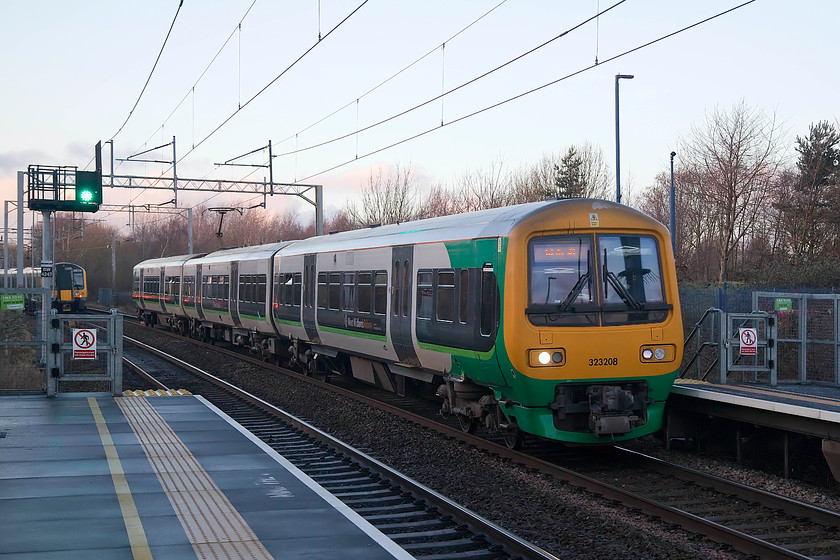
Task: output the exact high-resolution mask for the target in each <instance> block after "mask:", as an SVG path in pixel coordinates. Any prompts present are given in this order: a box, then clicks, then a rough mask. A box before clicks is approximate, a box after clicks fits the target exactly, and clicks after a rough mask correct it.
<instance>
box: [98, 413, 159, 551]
mask: <svg viewBox="0 0 840 560" xmlns="http://www.w3.org/2000/svg"><path fill="white" fill-rule="evenodd" d="M88 405H89V406H90V410H91V412H92V413H93V418H94V420H95V421H96V429H97V430H98V431H99V439H101V440H102V447H104V448H105V457H106V458H107V459H108V469H109V470H110V471H111V480H112V481H113V483H114V490H115V491H116V492H117V500H118V501H119V504H120V511H121V512H122V516H123V521H124V522H125V530H126V532H127V533H128V542H129V545H130V546H131V554H132V556H133V557H134V558H135V559H136V560H152V558H153V557H152V551H151V550H150V549H149V541H148V540H147V539H146V532H145V531H144V530H143V523H142V522H141V521H140V515H139V514H138V513H137V506H136V505H135V504H134V498H133V497H132V495H131V489H130V488H129V486H128V481H127V480H126V478H125V472H124V471H123V468H122V463H121V462H120V457H119V454H117V448H116V447H115V446H114V441H113V439H111V432H110V431H108V426H107V424H106V423H105V417H104V416H103V415H102V411H101V410H100V409H99V404H98V403H97V402H96V399H95V398H94V397H88Z"/></svg>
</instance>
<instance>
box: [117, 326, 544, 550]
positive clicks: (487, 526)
mask: <svg viewBox="0 0 840 560" xmlns="http://www.w3.org/2000/svg"><path fill="white" fill-rule="evenodd" d="M125 339H126V340H127V341H128V342H130V343H131V344H133V345H135V346H138V347H139V348H142V349H143V350H145V351H147V352H151V353H153V354H155V355H157V356H159V357H161V358H163V359H165V360H167V361H169V362H171V363H173V364H175V365H177V366H178V367H181V368H183V369H186V370H187V371H190V372H191V373H193V374H195V375H197V376H199V377H201V378H202V379H206V380H208V381H210V382H211V383H213V384H214V385H216V386H218V387H220V388H222V389H223V390H225V391H227V392H229V393H231V394H234V395H236V396H237V397H238V398H241V399H242V400H244V401H246V402H248V403H249V404H251V405H252V406H255V407H257V408H259V409H260V410H263V411H265V412H267V413H269V414H270V415H272V416H274V417H276V418H279V419H281V420H282V421H283V422H285V423H288V424H290V425H292V426H293V427H294V428H296V429H298V430H300V431H301V432H303V433H306V434H307V435H309V436H311V437H313V438H315V439H317V440H319V441H323V442H325V443H327V444H328V445H329V446H330V447H333V448H335V449H337V450H338V451H339V452H341V453H342V454H344V455H346V456H348V457H350V458H351V459H353V460H354V461H356V462H357V463H359V464H360V465H363V466H365V467H366V468H368V469H370V470H372V471H374V472H377V473H379V474H380V476H382V477H383V478H385V479H387V480H388V481H389V482H390V483H392V484H394V485H396V486H399V487H402V488H406V489H408V490H409V491H411V492H412V493H414V494H415V495H416V496H418V497H419V498H421V499H423V500H425V501H428V502H429V503H431V504H433V505H434V506H435V507H437V508H438V509H439V510H440V511H442V512H444V513H445V514H446V515H450V516H451V517H453V518H454V519H458V520H459V522H462V523H464V524H465V525H467V527H469V528H470V529H471V530H472V531H473V532H475V533H479V534H484V535H487V536H488V537H489V538H490V539H492V540H493V542H497V543H500V544H502V546H504V547H505V549H506V550H507V552H508V553H509V554H511V555H519V556H522V557H524V558H533V559H535V560H539V559H543V560H557V557H556V556H554V555H552V554H550V553H549V552H547V551H545V550H543V549H541V548H539V547H537V546H536V545H534V544H531V543H529V542H527V541H525V540H524V539H521V538H519V537H517V536H516V535H514V534H513V533H511V532H509V531H507V530H506V529H504V528H502V527H500V526H498V525H496V524H495V523H492V522H491V521H489V520H487V519H485V518H484V517H481V516H479V515H478V514H476V513H474V512H472V511H470V510H468V509H466V508H464V507H462V506H461V505H459V504H457V503H455V502H454V501H452V500H450V499H449V498H447V497H445V496H443V495H441V494H439V493H437V492H435V491H434V490H432V489H431V488H429V487H427V486H425V485H423V484H421V483H419V482H417V481H416V480H414V479H412V478H410V477H407V476H405V475H403V474H401V473H400V472H398V471H396V470H394V469H392V468H391V467H389V466H388V465H386V464H384V463H382V462H381V461H378V460H377V459H375V458H373V457H371V456H370V455H368V454H366V453H364V452H362V451H360V450H358V449H356V448H354V447H352V446H350V445H348V444H346V443H344V442H343V441H341V440H338V439H336V438H335V437H333V436H331V435H330V434H328V433H326V432H324V431H322V430H320V429H318V428H317V427H315V426H313V425H312V424H310V423H308V422H306V421H305V420H303V419H301V418H299V417H297V416H295V415H293V414H291V413H289V412H287V411H284V410H282V409H280V408H278V407H276V406H274V405H272V404H271V403H269V402H266V401H264V400H263V399H261V398H259V397H257V396H255V395H253V394H251V393H249V392H247V391H244V390H242V389H240V388H239V387H236V386H235V385H232V384H231V383H228V382H227V381H225V380H224V379H221V378H219V377H217V376H215V375H213V374H211V373H209V372H207V371H204V370H203V369H201V368H198V367H196V366H193V365H192V364H189V363H187V362H185V361H184V360H181V359H180V358H177V357H175V356H172V355H170V354H167V353H165V352H162V351H161V350H158V349H156V348H154V347H152V346H150V345H148V344H145V343H143V342H140V341H139V340H136V339H133V338H130V337H125ZM234 354H235V353H234ZM235 355H236V356H237V357H241V356H240V355H239V354H235ZM260 365H263V366H265V365H267V364H265V363H263V362H260ZM309 381H314V380H312V379H310V380H309ZM348 393H349V392H348Z"/></svg>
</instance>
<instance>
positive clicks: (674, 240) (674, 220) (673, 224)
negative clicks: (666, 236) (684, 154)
mask: <svg viewBox="0 0 840 560" xmlns="http://www.w3.org/2000/svg"><path fill="white" fill-rule="evenodd" d="M676 155H677V152H671V248H672V249H673V250H674V257H676V256H677V217H676V216H677V214H676V211H675V208H676V193H675V192H674V156H676Z"/></svg>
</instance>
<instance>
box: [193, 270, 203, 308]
mask: <svg viewBox="0 0 840 560" xmlns="http://www.w3.org/2000/svg"><path fill="white" fill-rule="evenodd" d="M203 297H204V282H203V281H202V279H201V264H196V265H195V312H196V313H198V318H199V319H201V320H202V321H203V320H204V304H203V302H202V301H201V298H203Z"/></svg>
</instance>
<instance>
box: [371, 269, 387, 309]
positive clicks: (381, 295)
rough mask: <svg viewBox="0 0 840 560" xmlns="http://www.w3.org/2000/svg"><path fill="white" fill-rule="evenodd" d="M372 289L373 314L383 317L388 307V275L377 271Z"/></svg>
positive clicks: (382, 271)
mask: <svg viewBox="0 0 840 560" xmlns="http://www.w3.org/2000/svg"><path fill="white" fill-rule="evenodd" d="M374 282H375V285H374V287H373V312H374V313H376V314H377V315H385V309H386V307H387V306H388V273H387V272H385V271H384V270H377V271H376V276H375V280H374Z"/></svg>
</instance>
